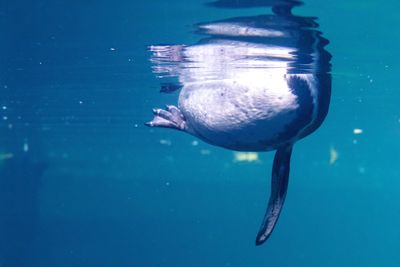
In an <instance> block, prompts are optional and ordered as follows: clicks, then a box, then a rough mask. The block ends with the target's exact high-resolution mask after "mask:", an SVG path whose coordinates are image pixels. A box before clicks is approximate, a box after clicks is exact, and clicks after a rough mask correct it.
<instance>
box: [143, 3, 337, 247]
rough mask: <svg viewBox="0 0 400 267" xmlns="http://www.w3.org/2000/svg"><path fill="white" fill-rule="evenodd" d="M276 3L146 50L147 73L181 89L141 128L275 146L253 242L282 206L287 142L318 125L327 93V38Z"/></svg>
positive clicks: (246, 146) (249, 147) (236, 146)
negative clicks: (186, 41)
mask: <svg viewBox="0 0 400 267" xmlns="http://www.w3.org/2000/svg"><path fill="white" fill-rule="evenodd" d="M216 2H218V1H216ZM233 2H237V1H233ZM239 2H240V1H239ZM268 2H269V3H271V2H273V1H271V0H268ZM294 2H296V5H297V4H298V2H297V1H294ZM221 3H222V4H223V5H225V6H226V5H228V4H229V1H228V0H224V1H221ZM257 3H258V2H257ZM277 3H278V4H277V5H272V4H271V5H272V7H273V11H274V14H272V15H261V16H254V17H239V18H231V19H227V20H222V21H215V22H209V23H200V24H198V25H197V28H198V32H199V33H201V34H203V35H208V38H204V39H202V40H200V41H199V42H198V43H196V44H193V45H189V46H184V45H172V46H168V45H163V46H151V47H150V50H151V51H152V52H153V57H152V61H153V63H154V65H155V67H154V68H153V71H154V72H155V73H156V74H158V75H160V76H163V77H165V76H169V77H173V76H175V77H177V79H178V80H179V84H180V87H179V88H180V89H179V90H180V93H179V100H178V106H174V105H167V106H166V108H165V109H160V108H156V109H153V113H154V118H153V120H151V121H150V122H148V123H146V125H148V126H150V127H165V128H170V129H176V130H179V131H183V132H186V133H189V134H191V135H194V136H196V137H198V138H200V139H201V140H203V141H205V142H207V143H209V144H213V145H216V146H219V147H224V148H227V149H231V150H236V151H271V150H276V152H275V157H274V162H273V168H272V181H271V195H270V198H269V201H268V205H267V211H266V214H265V216H264V219H263V222H262V225H261V227H260V230H259V232H258V235H257V238H256V245H260V244H262V243H263V242H265V241H266V240H267V239H268V237H269V236H270V235H271V233H272V230H273V229H274V227H275V224H276V222H277V219H278V217H279V214H280V212H281V210H282V206H283V203H284V201H285V196H286V191H287V187H288V179H289V171H290V157H291V155H292V148H293V145H294V144H295V143H296V142H297V141H298V140H300V139H302V138H304V137H305V136H307V135H309V134H311V133H312V132H314V131H315V130H316V129H317V128H318V127H319V126H320V125H321V123H322V122H323V120H324V118H325V117H326V115H327V112H328V107H329V102H330V94H331V93H330V92H331V76H330V73H329V72H330V63H329V61H330V58H331V56H330V54H329V53H328V52H327V51H325V50H324V46H325V45H326V44H327V43H328V41H327V40H326V39H324V38H322V37H321V33H320V32H319V31H317V30H316V26H317V24H316V23H315V21H314V18H307V17H297V16H294V15H292V14H291V12H290V9H291V7H292V6H293V5H290V3H293V1H286V2H285V1H283V0H279V1H277ZM282 3H284V4H282ZM288 3H289V4H288ZM215 6H218V5H217V4H216V5H215Z"/></svg>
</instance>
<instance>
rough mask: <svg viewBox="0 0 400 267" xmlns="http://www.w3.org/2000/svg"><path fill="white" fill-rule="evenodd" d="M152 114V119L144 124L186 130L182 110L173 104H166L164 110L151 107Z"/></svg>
mask: <svg viewBox="0 0 400 267" xmlns="http://www.w3.org/2000/svg"><path fill="white" fill-rule="evenodd" d="M153 114H154V118H153V120H151V121H149V122H146V123H145V125H147V126H149V127H164V128H172V129H176V130H180V131H185V130H186V121H185V118H184V116H183V114H182V112H181V111H180V110H179V108H177V107H175V106H173V105H167V106H166V108H165V110H164V109H160V108H157V109H153Z"/></svg>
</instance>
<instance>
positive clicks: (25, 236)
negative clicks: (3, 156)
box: [0, 155, 47, 266]
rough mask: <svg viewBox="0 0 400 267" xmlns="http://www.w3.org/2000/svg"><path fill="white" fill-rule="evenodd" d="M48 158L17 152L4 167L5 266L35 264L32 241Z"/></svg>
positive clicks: (0, 207)
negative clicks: (40, 159) (45, 161)
mask: <svg viewBox="0 0 400 267" xmlns="http://www.w3.org/2000/svg"><path fill="white" fill-rule="evenodd" d="M46 169H47V164H46V163H44V162H36V161H34V160H32V159H31V158H30V157H29V156H27V155H15V156H14V157H13V158H10V159H7V160H5V161H4V162H3V164H2V166H1V168H0V188H1V191H0V216H1V220H0V237H1V238H0V262H1V266H32V261H31V260H32V258H31V256H32V255H31V252H32V242H33V240H34V238H35V230H36V225H37V222H38V214H39V203H38V200H39V194H38V193H39V192H40V187H41V182H42V176H43V173H44V172H45V170H46Z"/></svg>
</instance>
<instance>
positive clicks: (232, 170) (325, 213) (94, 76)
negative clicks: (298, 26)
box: [0, 0, 400, 267]
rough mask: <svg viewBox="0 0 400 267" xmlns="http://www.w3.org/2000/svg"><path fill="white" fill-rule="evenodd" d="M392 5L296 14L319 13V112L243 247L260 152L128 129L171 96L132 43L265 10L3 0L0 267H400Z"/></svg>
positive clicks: (263, 164)
mask: <svg viewBox="0 0 400 267" xmlns="http://www.w3.org/2000/svg"><path fill="white" fill-rule="evenodd" d="M397 7H398V2H397V1H394V0H393V1H361V0H359V1H355V0H352V1H344V0H340V1H324V2H323V3H322V2H321V1H317V0H309V1H306V3H305V5H304V6H302V7H300V8H296V9H295V10H294V13H295V14H298V15H305V16H317V17H319V20H318V22H319V23H320V25H321V27H320V30H321V31H323V33H324V37H326V38H327V39H329V40H330V44H329V45H328V46H327V50H329V52H330V53H331V54H332V55H333V59H332V65H333V68H332V74H333V88H332V100H331V107H330V112H329V114H328V117H327V119H326V121H325V123H324V124H323V125H322V127H321V128H320V129H318V131H316V132H315V133H314V134H312V135H311V136H310V137H307V138H306V139H304V140H302V141H300V142H298V143H297V144H296V146H295V148H294V153H293V156H292V171H291V177H290V185H289V191H288V195H287V199H286V203H285V207H284V210H283V213H282V215H281V217H280V221H279V222H278V225H277V227H276V229H275V231H274V233H273V235H272V237H271V239H270V240H268V242H267V243H266V244H265V245H263V246H261V247H255V245H254V239H255V234H256V232H257V230H258V227H259V224H260V223H261V219H262V216H263V215H264V209H265V205H266V202H267V197H268V195H269V183H270V172H271V164H272V156H273V153H262V154H261V155H260V158H261V159H260V161H259V162H257V163H255V162H251V163H245V162H235V161H234V160H233V159H234V154H233V152H232V151H228V150H224V149H220V148H217V147H212V146H210V145H207V144H205V143H203V142H199V143H198V145H194V143H193V141H194V140H196V139H195V138H194V137H191V136H189V135H185V134H183V133H180V132H175V131H171V130H166V129H150V128H146V127H145V126H143V123H144V122H146V121H148V120H149V119H151V117H152V115H151V109H152V108H153V107H156V106H161V107H162V106H163V105H164V104H166V103H169V104H175V103H176V98H177V95H176V94H172V95H165V94H159V93H158V91H159V81H158V80H157V79H156V78H155V77H154V74H152V72H151V65H150V62H149V56H150V54H149V53H148V52H147V50H146V47H147V46H148V45H151V44H160V43H174V44H191V43H195V42H196V41H197V40H198V39H199V36H196V35H195V34H193V26H192V25H193V24H195V23H199V22H206V21H213V20H218V19H225V18H229V17H234V16H245V15H257V14H265V13H266V12H268V11H266V10H265V9H263V8H252V9H245V10H244V9H242V10H240V9H235V10H223V9H216V8H210V7H207V6H205V5H204V2H203V1H194V0H191V1H188V0H176V1H164V0H156V1H142V2H139V1H108V0H98V1H90V0H86V1H65V0H64V1H50V0H40V1H29V0H25V1H22V0H16V1H3V2H2V3H0V32H1V42H0V60H1V62H0V154H1V156H0V265H1V266H7V267H8V266H12V267H13V266H32V267H36V266H38V267H47V266H49V267H50V266H60V267H62V266H75V267H80V266H118V267H119V266H143V267H147V266H149V267H153V266H163V267H166V266H174V267H179V266H185V267H186V266H193V267H196V266H239V267H243V266H281V267H283V266H291V267H292V266H307V267H311V266H315V267H317V266H318V267H320V266H325V267H328V266H352V267H355V266H363V267H365V266H399V265H400V254H399V253H398V252H399V250H400V228H399V225H400V201H399V200H400V182H399V176H400V173H399V167H398V166H399V165H398V160H399V156H400V155H399V153H400V152H399V148H400V141H399V136H400V112H399V108H398V107H399V105H398V102H399V98H400V94H399V91H398V79H399V77H398V75H397V74H398V73H399V70H400V66H399V62H398V59H399V58H400V55H399V50H398V44H399V41H400V32H399V31H398V30H397V28H396V27H397V25H398V14H397V9H398V8H397ZM355 128H360V129H362V130H363V133H362V134H360V135H355V134H354V133H353V129H355ZM331 148H334V149H335V150H336V151H337V152H338V155H339V157H338V159H337V161H336V162H335V163H334V164H330V163H329V152H330V149H331ZM205 152H206V153H205Z"/></svg>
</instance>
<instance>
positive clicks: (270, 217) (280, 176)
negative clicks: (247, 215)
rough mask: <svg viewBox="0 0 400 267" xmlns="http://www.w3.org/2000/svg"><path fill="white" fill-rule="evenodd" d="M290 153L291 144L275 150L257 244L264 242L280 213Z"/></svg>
mask: <svg viewBox="0 0 400 267" xmlns="http://www.w3.org/2000/svg"><path fill="white" fill-rule="evenodd" d="M291 155H292V145H291V144H290V145H287V146H284V147H282V148H279V149H278V150H277V151H276V152H275V157H274V164H273V167H272V179H271V195H270V198H269V201H268V207H267V211H266V213H265V216H264V219H263V222H262V224H261V227H260V230H259V231H258V234H257V238H256V245H257V246H259V245H261V244H262V243H264V242H265V241H266V240H267V239H268V237H269V236H270V235H271V233H272V231H273V229H274V227H275V224H276V222H277V220H278V217H279V214H280V213H281V210H282V207H283V203H284V202H285V197H286V191H287V187H288V182H289V171H290V157H291Z"/></svg>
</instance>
